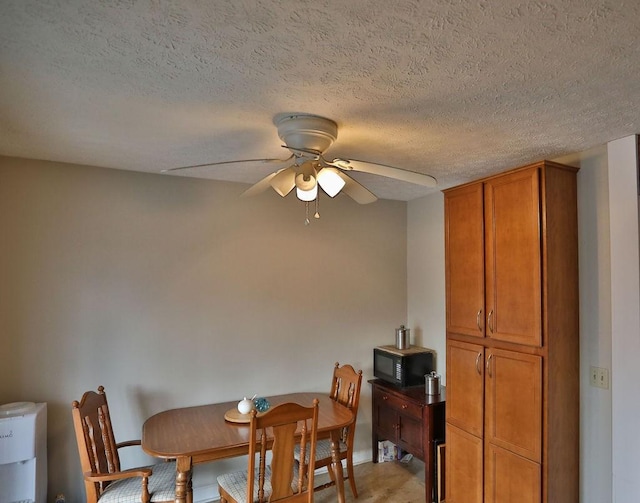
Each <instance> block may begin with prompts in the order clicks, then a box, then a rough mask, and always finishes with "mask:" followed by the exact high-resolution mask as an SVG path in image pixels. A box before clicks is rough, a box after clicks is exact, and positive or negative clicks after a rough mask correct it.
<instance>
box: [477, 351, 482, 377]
mask: <svg viewBox="0 0 640 503" xmlns="http://www.w3.org/2000/svg"><path fill="white" fill-rule="evenodd" d="M481 356H482V353H478V356H476V370H477V371H478V375H482V369H481V368H480V357H481Z"/></svg>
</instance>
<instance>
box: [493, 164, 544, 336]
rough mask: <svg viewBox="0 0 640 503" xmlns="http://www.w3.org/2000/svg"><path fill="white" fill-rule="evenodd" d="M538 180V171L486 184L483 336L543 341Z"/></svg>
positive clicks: (530, 171) (530, 170)
mask: <svg viewBox="0 0 640 503" xmlns="http://www.w3.org/2000/svg"><path fill="white" fill-rule="evenodd" d="M540 222H541V219H540V182H539V172H538V170H537V169H529V170H524V171H517V172H515V173H511V174H508V175H504V176H501V177H497V178H494V179H491V180H489V181H487V182H486V185H485V247H486V249H485V252H486V309H487V317H486V320H487V321H486V323H487V329H486V335H487V336H488V337H492V338H495V339H499V340H503V341H509V342H515V343H518V344H527V345H531V346H541V345H542V311H541V309H542V293H541V292H542V277H541V228H540Z"/></svg>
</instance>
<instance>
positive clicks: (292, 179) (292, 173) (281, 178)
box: [269, 166, 296, 197]
mask: <svg viewBox="0 0 640 503" xmlns="http://www.w3.org/2000/svg"><path fill="white" fill-rule="evenodd" d="M269 184H270V185H271V186H272V187H273V190H275V191H276V192H277V193H278V194H280V195H281V196H282V197H285V196H286V195H287V194H288V193H289V192H291V191H292V190H293V188H294V187H295V186H296V170H295V167H294V166H291V167H289V168H285V169H282V170H280V171H279V172H278V173H276V175H275V176H274V177H273V178H271V180H270V181H269Z"/></svg>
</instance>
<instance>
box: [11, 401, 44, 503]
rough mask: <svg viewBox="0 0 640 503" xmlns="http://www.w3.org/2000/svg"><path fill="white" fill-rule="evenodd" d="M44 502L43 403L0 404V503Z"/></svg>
mask: <svg viewBox="0 0 640 503" xmlns="http://www.w3.org/2000/svg"><path fill="white" fill-rule="evenodd" d="M46 500H47V404H46V403H33V402H15V403H8V404H5V405H0V503H15V502H34V503H46Z"/></svg>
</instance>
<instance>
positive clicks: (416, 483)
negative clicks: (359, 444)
mask: <svg viewBox="0 0 640 503" xmlns="http://www.w3.org/2000/svg"><path fill="white" fill-rule="evenodd" d="M354 470H355V474H356V476H355V479H356V487H357V489H358V499H355V498H354V497H353V495H352V494H351V488H350V487H349V481H346V480H345V497H346V503H424V501H425V494H424V463H422V462H421V461H420V460H418V459H415V458H414V459H412V460H411V461H410V462H409V463H407V464H405V463H400V462H391V463H363V464H360V465H357V466H355V467H354ZM328 479H329V476H328V475H327V474H321V475H319V476H317V477H316V485H318V484H321V483H324V482H326V481H327V480H328ZM335 501H336V490H335V487H329V488H327V489H324V490H322V491H318V492H316V494H315V503H334V502H335Z"/></svg>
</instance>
